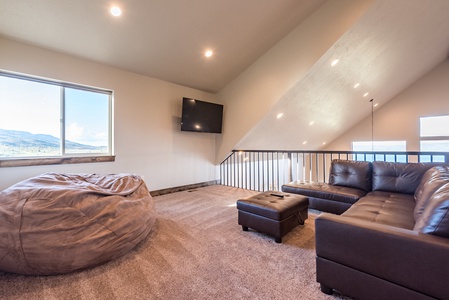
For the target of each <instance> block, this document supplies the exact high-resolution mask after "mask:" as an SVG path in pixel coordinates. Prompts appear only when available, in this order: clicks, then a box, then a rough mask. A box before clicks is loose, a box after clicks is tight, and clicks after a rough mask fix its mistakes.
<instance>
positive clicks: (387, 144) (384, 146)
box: [352, 141, 407, 162]
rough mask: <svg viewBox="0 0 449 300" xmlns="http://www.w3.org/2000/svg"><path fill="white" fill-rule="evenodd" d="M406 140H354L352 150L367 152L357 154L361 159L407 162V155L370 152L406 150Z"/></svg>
mask: <svg viewBox="0 0 449 300" xmlns="http://www.w3.org/2000/svg"><path fill="white" fill-rule="evenodd" d="M406 147H407V143H406V141H369V142H365V141H363V142H352V151H360V152H366V153H367V154H357V155H356V160H359V161H375V160H376V161H391V162H406V160H407V158H406V155H394V154H376V155H375V156H374V154H369V152H402V151H406Z"/></svg>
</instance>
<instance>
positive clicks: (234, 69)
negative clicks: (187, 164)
mask: <svg viewBox="0 0 449 300" xmlns="http://www.w3.org/2000/svg"><path fill="white" fill-rule="evenodd" d="M324 2H325V0H300V1H298V0H276V1H273V0H244V1H242V0H222V1H220V0H219V1H211V0H164V1H158V0H145V1H127V0H115V1H110V0H94V1H93V0H76V1H61V0H26V1H11V0H0V35H2V36H4V37H6V38H9V39H14V40H18V41H22V42H25V43H30V44H33V45H36V46H40V47H43V48H48V49H51V50H55V51H58V52H62V53H67V54H71V55H75V56H79V57H82V58H86V59H89V60H93V61H96V62H101V63H105V64H108V65H111V66H115V67H119V68H122V69H126V70H129V71H132V72H136V73H139V74H143V75H147V76H150V77H155V78H158V79H162V80H165V81H168V82H173V83H177V84H180V85H184V86H188V87H192V88H196V89H199V90H203V91H207V92H212V93H215V92H218V91H219V90H221V89H222V88H223V87H225V86H226V85H227V84H228V83H229V82H230V81H231V80H232V79H233V78H235V77H236V76H237V75H238V74H240V73H241V72H242V71H243V70H244V69H245V68H247V67H248V66H249V65H250V64H251V63H253V62H254V61H255V60H257V59H258V58H259V57H260V56H261V55H262V54H263V53H265V52H266V51H267V50H268V49H270V48H271V47H272V46H274V45H275V44H276V43H277V42H278V41H279V40H281V39H282V38H283V37H284V36H285V35H287V34H288V33H289V32H290V31H291V30H293V29H294V28H295V27H297V26H298V25H299V24H300V23H301V22H302V21H303V20H304V19H306V18H307V17H308V16H309V15H310V14H311V13H313V12H314V11H315V10H316V9H318V8H319V7H320V6H321V5H322V4H323V3H324ZM112 4H114V5H117V6H119V7H121V8H122V10H123V14H122V16H121V17H119V18H114V17H112V16H111V15H110V14H109V13H108V9H109V7H110V6H111V5H112ZM208 49H210V50H213V51H214V53H215V54H214V56H213V57H211V58H209V59H206V58H205V57H204V52H205V51H206V50H208Z"/></svg>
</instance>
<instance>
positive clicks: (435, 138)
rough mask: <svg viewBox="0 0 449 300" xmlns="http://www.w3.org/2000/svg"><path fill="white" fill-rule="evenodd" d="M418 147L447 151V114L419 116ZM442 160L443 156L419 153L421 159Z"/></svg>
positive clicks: (448, 118)
mask: <svg viewBox="0 0 449 300" xmlns="http://www.w3.org/2000/svg"><path fill="white" fill-rule="evenodd" d="M419 133H420V138H421V140H420V149H421V151H424V152H449V116H433V117H421V118H419ZM431 160H432V161H444V156H441V155H440V156H432V158H431V156H430V155H421V161H423V162H428V161H431Z"/></svg>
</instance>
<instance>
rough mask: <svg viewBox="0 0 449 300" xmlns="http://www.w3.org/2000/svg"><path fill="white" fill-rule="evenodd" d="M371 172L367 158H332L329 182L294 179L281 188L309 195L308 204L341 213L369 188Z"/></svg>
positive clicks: (318, 208) (285, 190) (315, 207)
mask: <svg viewBox="0 0 449 300" xmlns="http://www.w3.org/2000/svg"><path fill="white" fill-rule="evenodd" d="M371 175H372V165H371V163H370V162H366V161H351V160H340V159H335V160H333V161H332V163H331V168H330V175H329V183H320V182H300V181H294V182H290V183H288V184H284V185H283V186H282V191H283V192H287V193H294V194H300V195H304V196H307V197H309V208H312V209H316V210H319V211H324V212H331V213H334V214H341V213H343V212H345V211H346V210H347V209H348V208H350V207H351V206H352V205H353V204H354V203H356V202H357V201H358V200H359V199H360V198H361V197H363V196H365V195H366V194H367V193H368V192H369V191H371V185H372V178H371Z"/></svg>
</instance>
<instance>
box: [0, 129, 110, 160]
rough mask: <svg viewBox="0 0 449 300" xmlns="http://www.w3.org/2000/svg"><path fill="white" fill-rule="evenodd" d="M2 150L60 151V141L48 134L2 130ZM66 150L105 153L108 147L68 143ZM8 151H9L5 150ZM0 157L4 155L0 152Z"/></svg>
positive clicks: (0, 144) (0, 142)
mask: <svg viewBox="0 0 449 300" xmlns="http://www.w3.org/2000/svg"><path fill="white" fill-rule="evenodd" d="M0 147H1V148H0V149H15V148H21V149H26V148H28V149H54V150H57V151H59V147H60V139H59V138H57V137H54V136H52V135H48V134H32V133H29V132H26V131H17V130H6V129H1V128H0ZM66 148H67V149H70V150H83V151H88V152H103V151H104V150H105V149H106V147H102V146H99V147H98V146H91V145H84V144H80V143H75V142H71V141H66ZM4 151H7V150H4ZM27 152H28V153H32V151H31V152H30V151H27ZM0 156H5V155H2V153H1V152H0Z"/></svg>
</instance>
